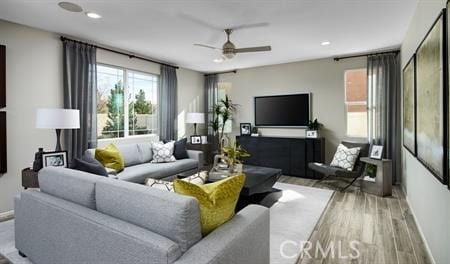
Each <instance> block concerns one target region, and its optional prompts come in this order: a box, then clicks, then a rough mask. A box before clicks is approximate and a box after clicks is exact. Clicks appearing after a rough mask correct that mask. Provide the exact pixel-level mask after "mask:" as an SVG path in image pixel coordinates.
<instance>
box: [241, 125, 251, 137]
mask: <svg viewBox="0 0 450 264" xmlns="http://www.w3.org/2000/svg"><path fill="white" fill-rule="evenodd" d="M240 128H241V136H250V135H251V134H252V124H250V123H241V124H240Z"/></svg>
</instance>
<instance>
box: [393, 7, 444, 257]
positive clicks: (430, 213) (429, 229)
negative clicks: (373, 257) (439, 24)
mask: <svg viewBox="0 0 450 264" xmlns="http://www.w3.org/2000/svg"><path fill="white" fill-rule="evenodd" d="M444 6H445V0H433V1H430V0H420V1H419V4H418V7H417V10H416V12H415V14H414V17H413V19H412V20H411V23H410V25H409V29H408V32H407V34H406V37H405V39H404V41H403V44H402V47H401V49H402V54H401V56H402V65H403V67H404V66H405V65H406V63H407V62H408V60H409V59H410V58H411V56H412V55H413V54H414V52H415V50H416V49H417V47H418V45H419V43H420V42H421V41H422V39H423V38H424V37H425V35H426V33H427V32H428V30H429V29H430V27H431V25H432V24H433V22H434V21H435V19H436V18H437V16H438V14H439V12H440V11H441V10H442V8H443V7H444ZM446 89H448V88H446ZM402 183H403V188H404V189H405V191H406V192H407V198H408V201H409V204H410V206H411V208H412V210H413V212H414V214H415V217H416V220H417V221H418V224H419V227H420V229H421V231H422V234H423V236H424V238H425V240H426V242H427V244H428V246H429V249H430V250H431V253H432V255H433V257H434V260H435V261H436V263H450V191H449V190H448V189H447V187H446V186H445V185H442V184H441V183H440V182H439V181H437V180H436V179H435V178H434V176H433V175H432V174H431V173H430V172H429V171H428V170H427V169H425V168H424V166H422V164H421V163H420V162H419V161H418V160H417V159H416V158H415V157H413V156H412V155H411V154H410V153H409V152H408V151H407V150H406V149H405V148H404V149H403V175H402Z"/></svg>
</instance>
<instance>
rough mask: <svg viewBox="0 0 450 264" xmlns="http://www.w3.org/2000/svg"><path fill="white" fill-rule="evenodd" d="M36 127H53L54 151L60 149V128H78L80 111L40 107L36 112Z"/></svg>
mask: <svg viewBox="0 0 450 264" xmlns="http://www.w3.org/2000/svg"><path fill="white" fill-rule="evenodd" d="M36 128H42V129H55V130H56V148H55V151H60V150H61V129H78V128H80V111H79V110H77V109H60V108H40V109H38V110H37V112H36Z"/></svg>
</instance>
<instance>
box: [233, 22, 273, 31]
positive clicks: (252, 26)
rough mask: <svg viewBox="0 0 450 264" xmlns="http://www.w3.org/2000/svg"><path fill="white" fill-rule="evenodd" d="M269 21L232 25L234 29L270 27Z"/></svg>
mask: <svg viewBox="0 0 450 264" xmlns="http://www.w3.org/2000/svg"><path fill="white" fill-rule="evenodd" d="M268 26H269V23H267V22H262V23H253V24H244V25H239V26H235V27H232V28H231V29H232V30H240V29H246V28H259V27H268Z"/></svg>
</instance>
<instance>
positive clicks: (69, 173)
mask: <svg viewBox="0 0 450 264" xmlns="http://www.w3.org/2000/svg"><path fill="white" fill-rule="evenodd" d="M102 179H105V177H103V176H97V175H94V174H91V173H86V172H82V171H77V170H72V169H67V168H56V167H47V168H44V169H42V170H40V171H39V174H38V180H39V188H40V189H41V192H44V193H47V194H50V195H53V196H56V197H58V198H61V199H64V200H67V201H71V202H73V203H76V204H79V205H83V206H86V207H89V208H91V209H94V210H95V207H96V206H95V184H96V182H98V181H100V180H102Z"/></svg>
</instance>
